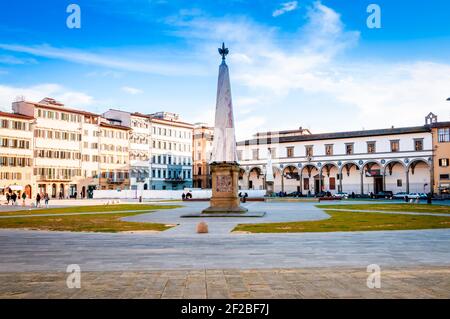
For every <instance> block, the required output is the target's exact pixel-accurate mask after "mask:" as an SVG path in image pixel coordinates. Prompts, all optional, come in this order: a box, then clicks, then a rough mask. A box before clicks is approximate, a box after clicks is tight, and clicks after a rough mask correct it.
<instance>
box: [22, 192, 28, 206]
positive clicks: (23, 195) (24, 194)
mask: <svg viewBox="0 0 450 319" xmlns="http://www.w3.org/2000/svg"><path fill="white" fill-rule="evenodd" d="M26 199H27V194H26V193H25V192H22V206H25V200H26Z"/></svg>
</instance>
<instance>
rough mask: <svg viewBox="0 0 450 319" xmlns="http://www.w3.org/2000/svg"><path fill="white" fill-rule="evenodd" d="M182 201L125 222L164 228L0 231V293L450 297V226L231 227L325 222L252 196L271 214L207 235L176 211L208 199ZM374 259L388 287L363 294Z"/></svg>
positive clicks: (218, 222)
mask: <svg viewBox="0 0 450 319" xmlns="http://www.w3.org/2000/svg"><path fill="white" fill-rule="evenodd" d="M183 205H184V207H182V208H179V209H173V210H164V211H158V212H154V213H149V214H142V215H136V216H132V217H127V218H125V220H128V221H130V222H133V221H140V222H143V221H144V222H157V223H165V224H178V226H176V227H174V228H172V229H169V230H167V231H164V232H160V233H145V232H144V233H140V232H137V233H117V234H114V233H71V232H46V231H25V230H0V274H1V277H0V278H1V282H2V290H1V292H0V294H1V296H2V297H39V298H46V297H74V298H76V297H102V296H104V297H152V298H170V297H180V298H181V297H199V298H206V297H208V298H217V297H221V296H222V297H230V298H240V297H242V298H247V297H248V298H251V297H255V298H259V297H270V296H271V297H280V298H284V297H292V298H305V297H313V298H316V297H317V298H321V297H358V296H360V297H408V296H410V297H425V298H426V297H447V298H448V297H449V294H448V291H450V289H449V285H450V274H449V272H448V270H447V269H448V268H449V267H448V266H449V265H450V249H449V243H450V229H439V230H417V231H409V230H408V231H372V232H334V233H290V234H245V233H231V232H230V231H231V230H232V229H233V228H234V227H235V225H237V224H238V223H262V222H275V221H299V220H317V219H323V218H328V215H327V214H326V213H324V212H323V211H322V210H321V209H318V208H316V207H315V206H314V205H315V203H262V202H251V203H247V204H246V207H247V208H249V210H250V211H265V212H266V216H264V217H262V218H233V219H226V218H208V219H205V221H206V222H207V223H208V224H209V230H210V233H208V234H197V233H196V232H195V226H196V224H197V223H198V222H200V221H201V220H203V219H201V218H181V217H180V216H181V215H182V214H185V213H192V212H198V211H200V210H201V209H202V208H204V207H206V206H207V205H208V203H207V202H190V203H183ZM449 220H450V216H449ZM69 264H78V265H79V266H80V267H81V271H82V276H83V278H84V279H83V283H84V286H83V287H82V289H81V290H79V289H78V290H77V289H75V290H76V291H74V290H70V291H68V290H67V289H63V288H64V287H65V276H66V275H67V274H66V273H65V270H66V267H67V265H69ZM370 264H378V265H380V267H381V269H382V276H384V275H386V277H385V278H386V280H387V279H389V280H387V282H386V284H387V286H386V287H390V290H389V289H388V290H385V289H381V290H382V291H383V292H382V293H380V292H371V291H369V292H368V291H367V287H366V285H365V280H366V278H367V275H368V273H367V272H366V267H367V266H368V265H370ZM385 270H386V271H388V272H387V273H386V274H385V272H384V271H385ZM330 278H331V279H330ZM383 282H384V281H383ZM235 283H236V284H235ZM238 283H239V284H238ZM122 284H123V286H122ZM191 286H192V287H193V288H192V289H191ZM216 286H217V287H216ZM61 287H63V288H61ZM121 287H122V288H123V289H122V288H121ZM214 287H216V288H217V289H216V288H214ZM307 288H308V289H307ZM233 289H234V290H233ZM361 289H362V290H361Z"/></svg>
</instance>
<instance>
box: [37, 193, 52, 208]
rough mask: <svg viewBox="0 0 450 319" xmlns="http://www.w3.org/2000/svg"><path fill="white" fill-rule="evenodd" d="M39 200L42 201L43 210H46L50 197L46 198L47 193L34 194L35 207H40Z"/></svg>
mask: <svg viewBox="0 0 450 319" xmlns="http://www.w3.org/2000/svg"><path fill="white" fill-rule="evenodd" d="M41 200H44V205H45V208H48V201H49V200H50V196H48V193H37V194H36V207H42V204H41Z"/></svg>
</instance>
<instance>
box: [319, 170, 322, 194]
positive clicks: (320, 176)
mask: <svg viewBox="0 0 450 319" xmlns="http://www.w3.org/2000/svg"><path fill="white" fill-rule="evenodd" d="M320 192H322V168H320V170H319V193H320Z"/></svg>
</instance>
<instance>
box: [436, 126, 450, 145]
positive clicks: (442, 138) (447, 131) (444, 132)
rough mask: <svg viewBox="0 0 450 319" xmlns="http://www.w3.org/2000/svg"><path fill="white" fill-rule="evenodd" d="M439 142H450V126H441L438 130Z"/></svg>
mask: <svg viewBox="0 0 450 319" xmlns="http://www.w3.org/2000/svg"><path fill="white" fill-rule="evenodd" d="M438 141H439V143H444V142H450V128H448V127H447V128H440V129H439V130H438Z"/></svg>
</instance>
